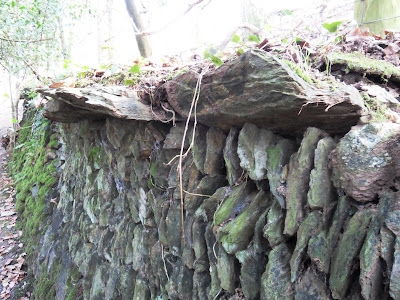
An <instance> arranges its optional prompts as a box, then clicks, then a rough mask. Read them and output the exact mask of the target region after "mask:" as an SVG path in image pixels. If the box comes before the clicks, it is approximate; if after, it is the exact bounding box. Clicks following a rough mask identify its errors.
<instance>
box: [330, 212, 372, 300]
mask: <svg viewBox="0 0 400 300" xmlns="http://www.w3.org/2000/svg"><path fill="white" fill-rule="evenodd" d="M372 217H373V212H371V211H370V210H364V211H359V212H357V213H356V214H355V215H354V216H353V217H352V218H351V219H350V221H349V223H348V225H347V227H346V228H345V229H344V233H343V235H342V238H341V239H340V241H339V243H338V245H337V247H336V250H335V253H334V254H333V258H332V266H331V272H330V278H329V285H330V288H331V291H332V297H333V298H335V299H343V298H344V297H345V296H346V293H347V292H348V290H349V287H350V284H351V280H352V278H351V276H352V270H353V266H354V263H355V260H356V259H357V256H358V254H359V252H360V249H361V246H362V243H363V242H364V237H365V235H366V229H367V228H368V226H369V223H370V221H371V218H372Z"/></svg>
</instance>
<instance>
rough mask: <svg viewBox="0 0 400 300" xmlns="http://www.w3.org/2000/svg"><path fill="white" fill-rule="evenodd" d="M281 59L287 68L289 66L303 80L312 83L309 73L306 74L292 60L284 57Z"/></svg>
mask: <svg viewBox="0 0 400 300" xmlns="http://www.w3.org/2000/svg"><path fill="white" fill-rule="evenodd" d="M283 61H284V62H285V63H286V64H287V65H288V66H289V68H291V69H292V70H293V71H294V72H295V73H296V74H297V75H298V76H299V77H300V78H301V79H303V80H304V81H305V82H307V83H310V84H312V83H313V80H312V78H311V76H310V74H307V73H306V72H305V71H304V70H303V69H302V68H300V67H299V66H298V65H296V64H295V63H294V62H291V61H288V60H286V59H284V60H283Z"/></svg>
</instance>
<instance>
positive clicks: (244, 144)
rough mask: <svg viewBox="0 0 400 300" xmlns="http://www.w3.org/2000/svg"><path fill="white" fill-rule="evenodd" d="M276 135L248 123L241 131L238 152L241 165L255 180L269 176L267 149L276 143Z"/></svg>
mask: <svg viewBox="0 0 400 300" xmlns="http://www.w3.org/2000/svg"><path fill="white" fill-rule="evenodd" d="M275 140H276V136H275V135H274V134H273V133H272V132H270V131H268V130H265V129H259V128H257V126H255V125H254V124H249V123H246V124H245V125H244V126H243V128H242V130H240V133H239V141H238V149H237V153H238V156H239V158H240V166H241V167H242V168H243V169H244V170H246V171H247V172H249V177H250V178H251V179H253V180H262V179H266V178H267V149H268V147H269V146H271V145H273V144H274V143H275Z"/></svg>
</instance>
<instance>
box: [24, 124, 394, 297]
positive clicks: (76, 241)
mask: <svg viewBox="0 0 400 300" xmlns="http://www.w3.org/2000/svg"><path fill="white" fill-rule="evenodd" d="M58 126H59V128H60V142H59V143H58V144H59V145H58V146H57V147H60V148H58V149H59V150H58V151H59V154H58V155H59V158H60V161H59V164H58V167H57V168H58V170H57V172H58V175H59V176H60V181H59V184H58V188H57V189H58V193H57V194H56V196H55V197H56V198H55V199H56V200H55V201H56V203H57V204H54V203H53V204H54V207H53V208H52V209H49V208H46V219H45V225H46V227H44V226H45V225H43V227H42V228H46V229H45V232H44V235H43V236H42V237H41V239H40V244H41V247H40V249H39V251H38V253H37V257H36V262H35V267H34V268H35V269H34V270H35V271H34V274H35V275H36V276H40V274H47V273H46V271H48V272H50V271H49V270H51V269H54V268H55V267H58V266H62V268H63V269H62V271H60V272H59V273H57V274H56V275H54V274H55V272H54V271H53V272H52V273H51V272H50V273H51V274H53V275H52V276H54V277H56V278H55V279H56V280H55V285H56V288H55V294H56V296H57V297H56V299H66V298H67V296H68V295H67V290H68V289H66V288H65V287H66V285H67V284H70V283H72V284H77V282H79V284H77V286H79V288H80V290H79V292H80V295H81V296H80V298H79V297H77V298H76V299H132V298H133V299H143V300H147V299H183V300H186V299H199V300H203V299H207V300H213V299H218V298H220V299H235V297H242V296H243V297H244V298H245V299H254V300H256V299H277V300H281V299H301V300H303V299H304V300H305V299H321V300H322V299H324V300H325V299H332V298H335V299H370V300H374V299H378V298H379V297H381V296H382V297H386V298H382V299H389V298H388V297H389V295H390V296H391V297H392V298H394V299H400V287H399V284H398V282H399V278H400V275H399V274H400V271H399V270H400V267H399V266H400V262H399V261H400V258H399V257H400V254H399V253H400V250H399V236H400V225H399V224H400V213H399V209H400V203H399V199H400V196H399V191H398V185H399V183H398V179H396V178H392V179H391V180H392V181H391V182H384V183H382V182H381V181H380V183H379V187H380V188H381V189H379V190H375V189H376V187H377V186H376V185H375V183H374V182H372V181H371V188H372V190H373V191H372V192H371V195H372V194H373V195H374V197H373V200H375V201H373V202H371V203H360V201H359V200H360V199H359V198H357V195H360V194H359V193H358V194H357V192H354V191H355V189H352V187H354V186H355V183H354V182H357V181H356V180H359V179H360V178H359V173H360V174H361V173H362V174H364V173H365V172H367V171H368V172H369V169H368V168H364V167H363V166H365V164H364V162H368V161H369V160H368V159H366V155H369V154H371V155H372V154H374V153H375V154H376V155H380V153H382V152H379V151H381V150H382V149H385V151H386V150H387V152H385V153H388V155H389V156H387V157H390V162H393V165H395V166H396V163H395V162H394V161H393V159H394V157H396V156H395V155H397V154H396V151H397V150H396V149H397V148H396V146H397V144H396V143H394V142H393V141H397V140H396V139H397V136H396V135H394V133H395V132H396V130H397V129H396V130H394V131H392V132H391V133H388V132H387V130H386V129H384V128H381V127H380V125H379V126H378V125H370V126H373V127H372V128H375V129H376V128H380V129H379V130H380V131H379V132H386V133H385V134H383V135H382V134H380V133H379V132H378V135H377V137H376V138H375V139H374V140H373V142H374V143H375V144H373V145H377V147H378V148H377V149H372V148H371V149H369V150H370V152H367V154H365V153H364V152H362V153H360V152H357V151H358V150H357V149H364V148H362V147H361V146H360V145H361V144H362V145H363V147H364V146H365V145H367V144H368V141H370V142H371V140H370V139H371V132H370V131H369V130H372V129H368V128H367V127H365V126H364V127H357V128H353V129H352V132H351V133H349V134H348V135H346V136H345V137H344V138H342V140H341V141H339V143H338V146H336V144H335V142H334V140H333V138H332V137H330V136H328V134H327V133H326V132H325V131H322V130H320V129H317V128H308V129H307V130H306V131H305V133H304V137H303V138H302V140H298V141H295V140H294V139H290V138H287V137H285V138H284V137H281V136H279V135H278V134H276V133H273V132H272V131H269V130H266V129H262V128H259V127H257V126H256V125H255V124H251V123H246V124H245V125H244V126H243V127H242V128H231V129H230V130H229V133H228V131H227V132H223V131H222V130H220V129H218V128H215V127H211V128H209V127H207V126H204V125H198V126H197V128H196V131H195V132H194V134H193V124H192V123H190V124H189V127H188V132H187V138H186V139H185V140H184V141H183V133H184V130H185V126H186V124H185V123H183V122H177V123H176V126H170V125H168V124H161V123H160V122H155V121H149V122H144V121H135V120H122V119H117V118H107V119H106V120H97V121H88V120H87V121H84V122H80V123H69V124H63V125H58ZM391 128H392V127H391ZM393 128H394V127H393ZM375 129H374V130H375ZM373 132H377V131H373ZM193 136H194V144H193V148H191V149H189V147H190V144H191V142H192V140H191V139H192V138H193ZM365 136H368V138H366V137H365ZM365 141H367V142H365ZM182 143H183V145H182ZM346 143H347V144H348V145H358V146H360V147H361V148H357V147H358V146H357V147H356V148H351V149H353V150H354V151H353V152H352V153H347V152H346V153H347V154H343V153H344V152H343V151H344V148H343V147H344V145H346ZM371 143H372V142H371ZM381 144H382V145H383V144H384V145H385V147H383V148H382V147H380V146H379V145H381ZM299 145H300V146H299ZM388 145H392V146H391V147H389V146H388ZM182 146H183V149H184V151H185V152H186V151H187V153H186V155H185V157H184V159H183V162H182V170H179V171H178V166H179V162H178V160H177V158H176V156H177V155H179V152H180V150H181V147H182ZM335 147H336V149H335V150H334V153H335V154H334V155H335V159H336V161H335V162H334V163H335V165H334V168H335V169H334V174H335V175H334V178H335V180H336V181H335V184H336V186H339V187H340V191H338V190H336V187H335V186H334V185H333V184H332V181H331V179H332V175H331V171H332V169H331V164H330V158H331V154H330V153H331V151H332V149H334V148H335ZM356 150H357V151H356ZM375 150H376V151H378V152H376V151H375ZM374 151H375V152H374ZM339 154H340V155H339ZM341 155H342V156H341ZM343 155H345V156H346V155H348V157H351V159H349V160H347V159H344V160H343ZM384 157H386V156H384ZM174 158H175V159H174ZM378 159H379V157H378ZM339 160H342V161H344V162H348V161H351V162H354V163H355V164H350V165H349V164H347V165H346V164H344V165H343V166H347V167H349V166H350V167H349V168H348V169H344V168H342V167H339V163H338V161H339ZM340 166H342V165H340ZM379 166H380V165H377V168H373V169H371V172H372V173H371V174H377V173H374V172H375V171H376V170H377V169H379ZM382 166H384V167H385V168H384V169H385V170H392V169H391V168H392V166H391V165H390V166H389V164H385V165H383V164H382ZM356 167H357V168H360V169H359V170H358V169H357V170H358V171H357V170H356V169H355V168H356ZM386 168H387V169H386ZM379 170H381V169H379ZM180 171H181V172H180ZM350 171H351V172H350ZM368 172H367V173H368ZM391 172H392V171H388V172H386V173H385V174H395V175H396V174H397V173H393V172H392V173H391ZM396 172H397V171H396ZM180 174H182V178H180ZM349 174H354V178H352V180H353V181H352V182H353V183H351V182H350V180H349V182H347V183H346V184H344V182H343V180H342V178H350V177H349V176H350V175H349ZM368 174H369V175H368ZM368 174H367V175H368V176H369V177H368V176H367V177H366V178H372V175H371V174H370V173H368ZM379 174H381V173H379ZM379 174H378V175H379ZM378 175H376V176H377V177H379V176H380V175H379V176H378ZM385 176H386V175H385ZM396 176H397V175H396ZM379 178H381V179H382V178H389V177H379ZM393 180H394V181H393ZM181 181H182V190H181ZM359 182H361V181H359ZM361 183H362V182H361ZM342 189H343V191H342ZM363 191H366V192H365V193H364V192H363V197H364V195H365V194H366V193H369V190H367V189H366V188H364V190H363ZM29 193H31V194H32V195H35V196H36V195H37V194H38V193H40V189H35V188H32V189H31V191H30V192H29ZM181 195H182V199H181ZM363 199H364V200H365V198H363ZM181 200H183V207H182V206H181ZM355 200H357V201H355ZM49 201H50V199H49ZM53 204H52V205H53ZM182 214H183V222H182ZM42 265H43V266H42ZM50 273H49V274H50ZM72 274H74V276H75V277H76V278H75V277H74V278H75V279H74V280H73V279H72V277H73V275H72ZM69 299H71V298H69Z"/></svg>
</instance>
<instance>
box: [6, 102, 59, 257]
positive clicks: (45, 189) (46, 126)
mask: <svg viewBox="0 0 400 300" xmlns="http://www.w3.org/2000/svg"><path fill="white" fill-rule="evenodd" d="M50 124H51V123H50V121H49V120H47V119H45V118H44V117H43V116H42V114H41V111H39V112H38V111H36V110H35V109H28V111H27V112H26V119H25V121H24V122H23V123H22V127H21V129H20V130H19V138H18V145H17V147H16V149H15V150H14V152H13V157H12V160H11V161H10V163H9V168H10V173H11V175H12V176H13V178H14V180H15V190H16V193H17V196H16V207H17V212H18V214H19V218H18V222H17V226H18V228H20V229H22V230H23V239H24V242H25V247H26V248H25V250H26V252H27V253H29V257H28V260H29V259H30V258H33V257H34V256H35V253H36V252H37V249H38V243H39V240H40V238H39V236H38V234H40V233H41V232H42V230H43V228H44V225H45V224H44V221H45V214H44V208H45V205H46V200H47V198H48V196H49V193H50V192H51V190H52V188H53V187H54V186H55V184H56V182H57V178H56V177H55V175H56V167H55V165H54V163H53V161H52V159H51V158H50V157H49V155H48V152H49V143H51V142H53V144H54V142H55V141H56V135H54V134H53V135H50V133H51V129H50ZM57 143H58V141H57Z"/></svg>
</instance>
